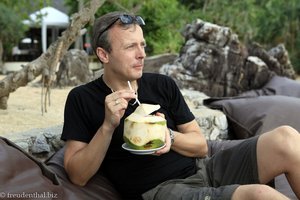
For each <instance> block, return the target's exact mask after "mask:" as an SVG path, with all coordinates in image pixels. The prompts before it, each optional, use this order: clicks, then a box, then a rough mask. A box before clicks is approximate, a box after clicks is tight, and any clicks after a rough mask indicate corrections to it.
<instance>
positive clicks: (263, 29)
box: [180, 0, 300, 72]
mask: <svg viewBox="0 0 300 200" xmlns="http://www.w3.org/2000/svg"><path fill="white" fill-rule="evenodd" d="M180 1H181V2H182V3H184V4H185V5H186V6H187V7H188V8H190V9H191V10H197V11H199V16H198V17H199V18H201V19H203V20H205V21H210V22H212V23H216V24H219V25H224V26H228V27H229V28H231V29H232V30H233V31H234V32H236V33H237V34H238V35H239V38H240V40H241V41H242V42H244V43H247V42H249V41H256V42H259V43H260V44H262V45H264V46H265V47H266V48H271V47H274V46H277V45H278V44H279V43H283V44H284V45H285V46H286V48H287V50H288V51H289V53H290V58H291V61H292V64H293V65H294V67H295V70H297V71H298V72H300V49H299V48H297V47H299V46H300V43H299V42H300V32H299V31H300V1H299V0H289V1H282V0H245V1H235V0H197V1H192V0H190V1H187V0H180ZM195 2H197V3H195Z"/></svg>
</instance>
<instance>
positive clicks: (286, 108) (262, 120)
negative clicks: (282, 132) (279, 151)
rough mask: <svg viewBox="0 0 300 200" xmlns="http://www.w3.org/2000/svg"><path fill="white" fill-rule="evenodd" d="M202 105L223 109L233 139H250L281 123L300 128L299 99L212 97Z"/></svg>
mask: <svg viewBox="0 0 300 200" xmlns="http://www.w3.org/2000/svg"><path fill="white" fill-rule="evenodd" d="M204 104H205V105H206V106H208V107H210V108H215V109H220V110H222V111H223V112H224V114H225V115H226V117H227V119H228V125H229V126H228V127H229V135H230V136H231V138H232V139H244V138H249V137H252V136H254V135H259V134H262V133H264V132H266V131H269V130H272V129H274V128H276V127H278V126H281V125H290V126H292V127H294V128H295V129H297V130H298V131H300V123H299V117H300V112H299V110H300V99H299V98H295V97H289V96H280V95H273V96H258V97H233V98H221V99H216V98H215V99H208V100H205V103H204Z"/></svg>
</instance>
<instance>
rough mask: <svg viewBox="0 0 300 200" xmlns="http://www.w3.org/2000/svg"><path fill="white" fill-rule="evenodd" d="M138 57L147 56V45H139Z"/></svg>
mask: <svg viewBox="0 0 300 200" xmlns="http://www.w3.org/2000/svg"><path fill="white" fill-rule="evenodd" d="M137 57H138V58H145V57H146V52H145V47H144V46H139V47H138V50H137Z"/></svg>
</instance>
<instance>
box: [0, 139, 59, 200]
mask: <svg viewBox="0 0 300 200" xmlns="http://www.w3.org/2000/svg"><path fill="white" fill-rule="evenodd" d="M0 166H1V167H0V186H1V187H0V192H1V198H7V199H64V190H63V188H62V187H61V183H60V181H59V179H58V178H57V177H56V175H55V174H54V173H53V172H52V171H51V170H49V169H47V167H46V165H44V164H43V163H42V162H39V161H37V160H35V159H34V158H33V157H31V156H29V155H28V154H27V153H26V152H24V151H23V150H22V149H20V148H19V147H18V146H16V145H15V144H14V143H12V142H10V141H9V140H7V139H5V138H2V137H0Z"/></svg>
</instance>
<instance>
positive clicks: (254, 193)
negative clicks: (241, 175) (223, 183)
mask: <svg viewBox="0 0 300 200" xmlns="http://www.w3.org/2000/svg"><path fill="white" fill-rule="evenodd" d="M281 195H282V194H280V193H279V192H278V191H276V190H275V189H273V188H272V187H270V186H268V185H261V184H252V185H241V186H239V187H238V188H237V189H236V190H235V192H234V193H233V195H232V200H240V199H244V200H252V199H253V200H260V199H263V200H267V199H274V197H277V196H281Z"/></svg>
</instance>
